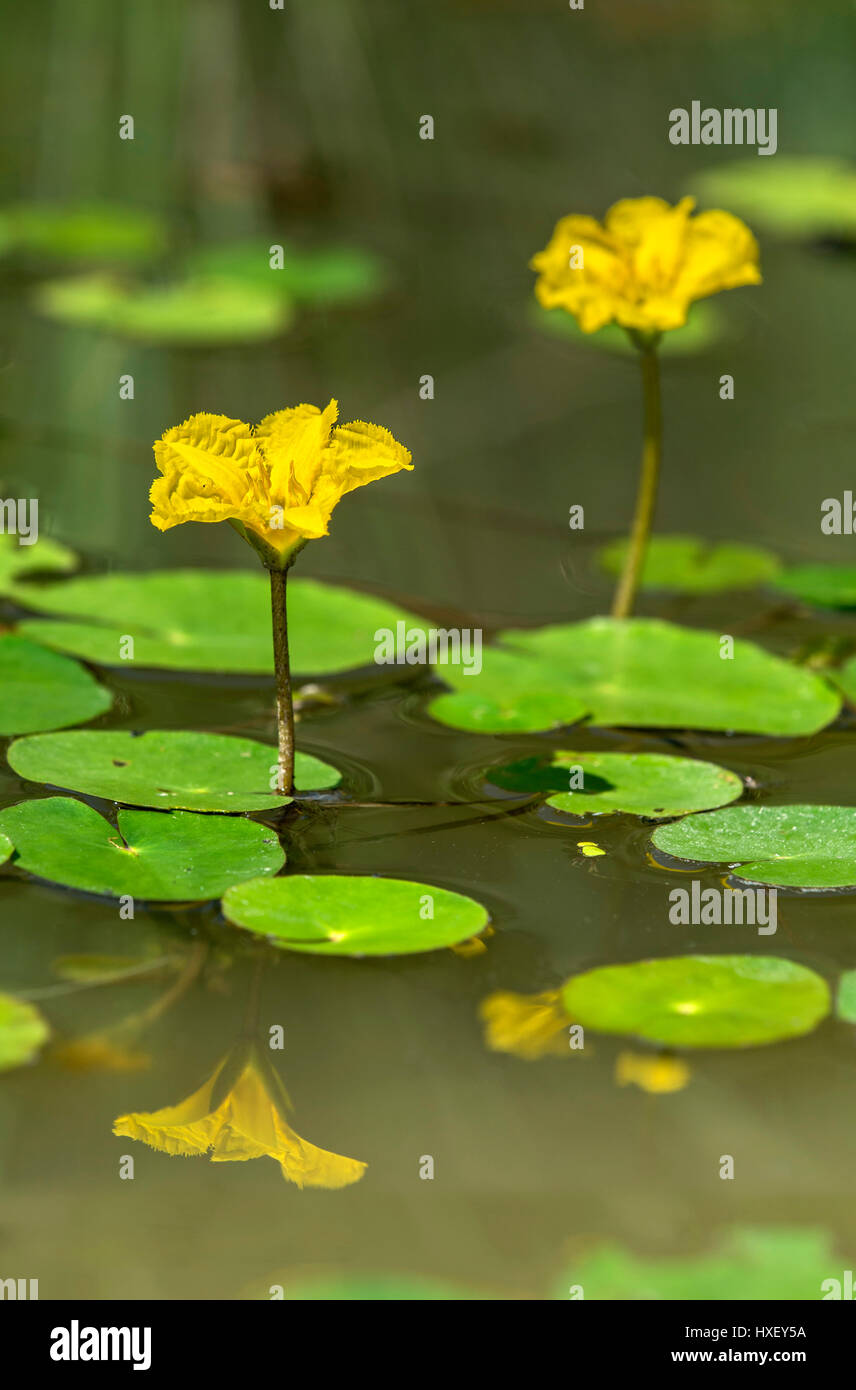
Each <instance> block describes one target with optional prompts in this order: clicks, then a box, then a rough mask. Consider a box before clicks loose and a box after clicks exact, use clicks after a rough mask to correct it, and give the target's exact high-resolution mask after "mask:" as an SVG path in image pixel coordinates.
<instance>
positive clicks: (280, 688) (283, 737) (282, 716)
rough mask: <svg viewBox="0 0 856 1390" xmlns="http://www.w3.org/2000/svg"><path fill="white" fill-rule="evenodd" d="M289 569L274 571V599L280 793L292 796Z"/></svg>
mask: <svg viewBox="0 0 856 1390" xmlns="http://www.w3.org/2000/svg"><path fill="white" fill-rule="evenodd" d="M287 574H288V569H287V568H286V569H282V570H275V569H272V570H271V571H270V598H271V608H272V611H273V666H274V675H275V677H276V726H277V744H278V749H279V776H278V778H277V791H278V792H279V794H280V796H291V794H292V792H293V791H294V705H293V702H292V698H291V671H290V669H289V664H288V615H287V612H286V591H285V584H286V577H287Z"/></svg>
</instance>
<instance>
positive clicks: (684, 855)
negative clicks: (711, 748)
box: [652, 805, 856, 888]
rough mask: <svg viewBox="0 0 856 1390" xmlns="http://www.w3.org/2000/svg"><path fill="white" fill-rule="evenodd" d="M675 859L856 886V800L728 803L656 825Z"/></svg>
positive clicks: (657, 837)
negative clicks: (803, 803) (842, 802)
mask: <svg viewBox="0 0 856 1390" xmlns="http://www.w3.org/2000/svg"><path fill="white" fill-rule="evenodd" d="M652 840H653V843H654V845H655V846H656V847H657V849H659V850H663V851H664V853H666V854H670V855H672V856H673V857H674V858H676V859H689V860H692V861H694V862H695V863H713V864H728V865H730V866H731V870H732V874H733V876H734V877H735V878H739V879H743V880H745V881H746V882H749V883H767V884H770V885H772V886H775V887H781V888H856V806H756V805H746V806H730V807H727V808H726V810H724V811H712V812H711V813H710V815H707V816H690V817H688V818H687V819H686V820H683V821H678V822H677V823H676V824H675V825H663V826H660V827H658V829H657V830H655V831H654V834H653V836H652Z"/></svg>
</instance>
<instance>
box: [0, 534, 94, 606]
mask: <svg viewBox="0 0 856 1390" xmlns="http://www.w3.org/2000/svg"><path fill="white" fill-rule="evenodd" d="M75 569H77V556H76V555H75V553H74V551H73V550H69V549H68V547H67V546H65V545H60V544H59V542H58V541H52V540H51V539H50V538H49V537H48V536H42V537H40V539H39V540H37V541H36V543H35V545H21V544H20V543H19V541H18V537H17V536H12V535H9V534H8V533H6V532H3V533H2V534H0V595H6V596H8V597H10V598H13V597H14V595H15V585H16V583H17V581H18V580H19V579H23V578H25V577H26V576H27V575H33V574H69V573H70V572H71V571H72V570H75Z"/></svg>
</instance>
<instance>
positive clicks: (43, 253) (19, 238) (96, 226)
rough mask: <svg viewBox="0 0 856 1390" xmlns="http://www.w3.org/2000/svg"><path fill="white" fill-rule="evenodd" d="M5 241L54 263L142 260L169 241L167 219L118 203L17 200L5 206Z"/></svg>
mask: <svg viewBox="0 0 856 1390" xmlns="http://www.w3.org/2000/svg"><path fill="white" fill-rule="evenodd" d="M0 230H2V243H3V247H4V249H6V250H7V251H23V252H26V253H27V254H29V255H32V256H34V257H43V258H45V259H50V260H53V261H109V262H137V261H141V260H146V259H148V258H149V257H152V256H156V255H158V254H159V253H160V252H161V251H162V250H163V247H164V245H165V243H166V235H165V230H164V226H163V223H162V222H161V221H160V219H159V218H157V217H155V216H154V215H153V214H152V213H149V212H145V211H143V210H142V209H141V208H136V207H130V206H122V205H121V204H114V203H68V204H61V203H12V204H7V205H6V206H5V207H3V208H0Z"/></svg>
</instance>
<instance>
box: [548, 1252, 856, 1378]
mask: <svg viewBox="0 0 856 1390" xmlns="http://www.w3.org/2000/svg"><path fill="white" fill-rule="evenodd" d="M843 1264H844V1265H847V1264H848V1261H847V1260H845V1261H843ZM841 1267H842V1261H841V1259H840V1258H839V1257H837V1256H836V1255H835V1253H834V1251H833V1248H832V1241H831V1240H830V1237H829V1236H828V1235H827V1233H826V1232H825V1231H819V1230H812V1229H811V1228H807V1229H806V1228H803V1227H793V1228H789V1227H787V1226H781V1227H776V1226H770V1227H766V1228H765V1227H758V1228H754V1227H740V1226H737V1227H732V1228H731V1229H730V1230H729V1231H727V1232H726V1233H725V1234H724V1235H723V1237H721V1238H720V1240H719V1241H718V1242H717V1245H716V1247H715V1248H714V1249H713V1250H711V1251H706V1252H704V1253H703V1254H699V1255H683V1256H671V1257H666V1258H664V1259H646V1258H642V1257H639V1256H636V1255H634V1254H633V1253H632V1252H631V1251H629V1250H625V1249H623V1248H622V1247H621V1246H620V1245H613V1244H607V1245H601V1246H598V1247H597V1248H596V1249H594V1250H592V1251H590V1252H587V1253H586V1254H584V1255H583V1256H582V1257H581V1259H580V1260H579V1261H578V1262H577V1263H576V1264H574V1265H573V1266H571V1267H570V1268H569V1269H567V1270H566V1272H565V1275H564V1277H563V1278H562V1279H561V1280H560V1281H559V1282H558V1283H557V1286H556V1292H555V1298H556V1299H567V1298H568V1297H569V1290H570V1289H571V1288H574V1287H582V1288H583V1290H584V1292H585V1298H586V1300H587V1301H589V1302H590V1301H592V1300H593V1299H604V1300H606V1299H608V1300H610V1301H613V1302H622V1301H624V1302H627V1301H644V1302H648V1301H655V1300H660V1299H663V1300H666V1299H668V1300H674V1301H676V1302H681V1301H682V1300H683V1299H693V1300H698V1299H716V1300H723V1301H725V1302H731V1301H732V1300H733V1301H735V1302H740V1303H742V1302H744V1301H749V1300H763V1301H767V1300H770V1301H774V1302H779V1301H780V1300H791V1299H798V1300H800V1301H803V1300H812V1299H819V1298H822V1296H823V1292H824V1291H828V1288H827V1285H826V1283H825V1281H826V1280H827V1279H829V1277H830V1274H832V1275H833V1276H834V1273H835V1271H836V1270H838V1269H840V1268H841ZM839 1277H840V1275H839ZM700 1345H701V1343H700ZM710 1345H711V1344H710V1343H708V1342H705V1343H704V1346H705V1347H706V1348H708V1349H709V1348H710ZM716 1354H717V1353H716V1350H714V1355H716Z"/></svg>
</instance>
